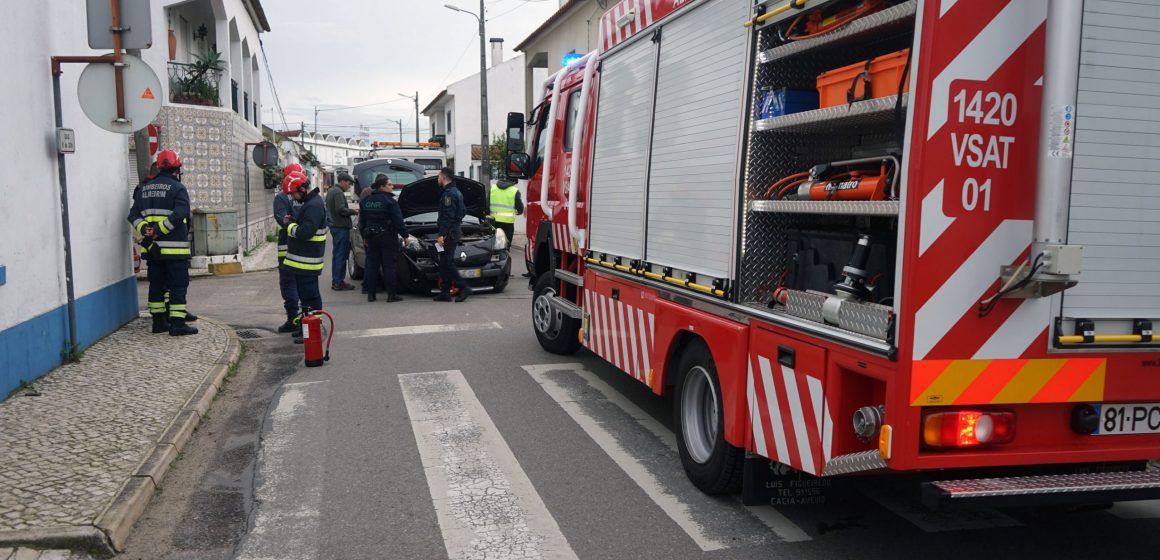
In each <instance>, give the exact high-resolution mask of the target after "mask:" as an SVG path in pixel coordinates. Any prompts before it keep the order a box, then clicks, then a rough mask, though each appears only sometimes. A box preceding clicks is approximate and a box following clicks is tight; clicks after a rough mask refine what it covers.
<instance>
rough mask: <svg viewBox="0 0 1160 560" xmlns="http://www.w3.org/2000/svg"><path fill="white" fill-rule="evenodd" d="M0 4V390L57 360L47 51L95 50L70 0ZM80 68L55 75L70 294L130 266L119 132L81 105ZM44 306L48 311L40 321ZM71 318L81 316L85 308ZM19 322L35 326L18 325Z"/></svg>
mask: <svg viewBox="0 0 1160 560" xmlns="http://www.w3.org/2000/svg"><path fill="white" fill-rule="evenodd" d="M6 8H7V10H6V11H5V14H4V17H3V18H0V36H3V37H5V38H6V41H7V42H8V44H10V45H12V46H13V49H14V50H13V51H12V52H10V53H9V54H8V56H5V57H3V59H2V61H0V72H2V73H3V75H5V76H9V77H11V78H12V79H14V80H16V81H18V82H19V83H20V87H8V88H3V89H2V90H0V122H3V123H4V129H5V130H6V131H7V133H5V134H0V153H2V154H4V158H5V160H4V161H6V162H8V164H9V166H10V167H11V166H16V167H15V168H14V172H11V173H3V174H0V201H3V204H2V205H0V238H2V239H4V250H3V251H0V266H3V267H5V275H6V283H5V284H3V285H0V356H3V357H4V358H3V362H4V363H3V364H2V365H0V399H2V398H3V397H4V396H5V395H6V394H7V393H8V391H9V390H11V389H12V388H14V386H13V383H14V382H17V381H14V380H31V379H33V378H35V377H36V376H38V375H40V374H42V373H44V372H45V371H47V369H46V367H52V366H53V365H56V363H58V362H59V361H60V351H61V350H62V348H61V346H60V345H61V344H62V343H63V335H64V333H66V332H67V326H66V323H65V322H64V321H63V318H60V317H57V316H56V315H55V314H56V313H61V314H63V306H64V305H65V303H66V295H65V280H64V264H63V263H64V243H63V237H62V226H61V215H60V194H59V190H58V182H57V177H58V174H57V158H56V151H55V126H54V122H53V95H52V76H51V72H50V66H49V59H50V57H51V56H53V55H94V54H99V53H97V52H95V51H92V50H90V49H89V48H88V44H87V37H86V32H85V29H86V25H85V13H84V10H83V9H77V5H76V3H74V2H12V3H9V4H8V5H6ZM45 29H53V30H56V31H55V32H53V33H45V32H44V30H45ZM81 70H83V65H76V64H68V65H65V66H64V74H63V75H62V76H61V93H62V106H63V115H64V125H65V126H66V127H69V128H72V129H74V130H75V131H76V153H75V154H72V155H69V156H67V173H68V182H69V185H68V190H69V204H70V207H71V220H70V223H71V228H72V236H71V237H72V250H73V265H74V270H75V275H74V277H75V294H76V296H77V298H78V299H82V298H85V297H86V296H89V295H92V294H98V293H100V294H103V293H105V292H106V289H107V288H109V287H110V286H114V285H120V286H121V288H122V292H124V291H125V288H126V287H127V286H128V284H127V282H129V280H128V279H129V277H130V276H131V273H132V269H131V267H132V264H131V258H130V255H131V253H130V245H129V225H128V222H127V221H126V219H125V218H126V215H127V213H128V208H129V197H128V193H127V192H125V188H124V185H125V184H126V182H127V181H128V167H127V165H126V159H125V151H126V142H127V140H126V138H125V136H123V135H120V134H114V133H111V132H106V131H104V130H102V129H100V128H98V127H97V126H96V125H94V124H92V123H91V122H89V120H88V119H87V118H86V117H85V116H84V114H83V113H82V112H81V109H80V106H79V104H78V100H77V80H78V77H79V76H80V73H81ZM134 289H135V288H134ZM100 294H98V296H99V295H100ZM121 295H122V297H123V296H124V295H125V294H124V293H122V294H121ZM134 297H135V293H134ZM88 301H93V300H88ZM130 305H132V308H131V309H129V308H128V306H130ZM111 313H114V314H117V315H118V316H119V317H122V318H123V317H124V316H125V315H126V314H127V313H132V314H135V313H136V307H135V301H133V302H129V301H125V300H123V299H122V301H121V302H120V309H119V310H114V311H111ZM46 314H50V315H51V316H52V318H50V319H48V320H47V321H46V320H45V319H44V317H45V315H46ZM78 319H80V320H79V321H78V325H82V324H83V322H84V321H86V320H88V319H89V314H87V313H85V314H84V316H81V317H78ZM114 321H116V319H115V320H114ZM120 322H123V320H121V321H120ZM29 326H35V330H34V331H33V332H25V331H21V330H20V329H21V328H27V327H29ZM116 326H119V324H118V325H116ZM87 327H88V325H84V326H82V327H79V328H78V330H79V331H80V332H79V334H80V335H81V338H82V343H83V342H86V341H85V340H84V339H85V338H89V339H91V338H94V337H99V336H102V335H103V334H105V332H107V329H104V328H103V327H93V329H94V330H93V333H92V334H89V332H88V331H87V330H86V328H87ZM112 328H115V326H114V327H112ZM97 331H103V332H97ZM14 333H20V336H21V337H22V338H24V340H21V341H20V342H19V346H10V345H9V342H10V341H9V340H8V339H9V338H11V337H12V336H14ZM87 342H90V343H91V342H92V340H88V341H87ZM38 345H39V346H38ZM45 353H51V354H49V355H45ZM50 362H51V363H50Z"/></svg>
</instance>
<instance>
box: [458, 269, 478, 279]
mask: <svg viewBox="0 0 1160 560" xmlns="http://www.w3.org/2000/svg"><path fill="white" fill-rule="evenodd" d="M459 274H460V275H461V276H463V277H464V278H479V277H480V275H481V274H482V271H481V270H480V269H478V268H473V269H471V270H461V271H459Z"/></svg>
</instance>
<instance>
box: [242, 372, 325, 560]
mask: <svg viewBox="0 0 1160 560" xmlns="http://www.w3.org/2000/svg"><path fill="white" fill-rule="evenodd" d="M325 383H326V382H325V381H312V382H306V383H288V384H286V385H283V388H282V395H281V397H280V398H279V399H278V404H277V406H275V407H274V409H273V410H272V411H271V412H270V428H269V430H267V431H266V432H265V433H264V434H263V435H262V449H261V457H260V462H259V467H258V468H259V473H260V480H261V484H260V485H259V486H258V487H257V488H256V490H255V498H256V501H257V503H258V506H257V511H256V513H255V515H254V527H253V529H252V530H251V531H250V532H249V533H248V534H247V535H246V539H245V541H244V542H243V543H242V548H241V551H240V553H239V554H238V559H239V560H267V559H270V560H273V559H285V560H296V559H299V558H301V559H306V558H315V557H317V555H318V554H319V553H320V552H321V551H320V550H318V543H319V542H321V538H320V537H321V535H320V534H319V531H320V523H319V522H320V519H321V505H322V481H323V480H325V479H326V476H325V472H324V468H325V460H324V459H325V458H324V457H322V456H321V454H322V448H321V447H320V446H318V445H317V443H318V438H320V437H322V434H325V432H326V414H325V411H324V410H321V407H318V406H312V404H313V403H316V402H318V401H319V400H320V399H319V395H318V394H317V390H316V389H315V387H316V386H319V385H322V388H323V390H325V385H323V384H325Z"/></svg>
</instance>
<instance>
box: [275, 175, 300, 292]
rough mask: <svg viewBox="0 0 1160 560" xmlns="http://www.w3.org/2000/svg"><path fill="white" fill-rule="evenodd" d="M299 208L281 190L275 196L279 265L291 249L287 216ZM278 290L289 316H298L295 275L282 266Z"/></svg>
mask: <svg viewBox="0 0 1160 560" xmlns="http://www.w3.org/2000/svg"><path fill="white" fill-rule="evenodd" d="M297 207H298V203H297V202H295V201H294V199H292V198H290V195H288V194H286V193H284V192H282V191H281V190H279V191H278V194H276V195H274V223H276V224H278V264H279V265H281V264H282V260H283V259H285V258H286V250H287V249H288V247H289V245H288V243H289V242H288V241H287V236H286V228H287V227H288V226H289V225H290V222H289V221H287V220H286V216H292V215H293V214H294V210H295V209H296V208H297ZM278 289H279V291H280V292H281V293H282V306H283V307H285V308H286V313H287V314H288V315H297V314H298V287H297V285H296V284H295V283H294V277H293V273H292V272H290V271H288V270H286V268H284V267H281V266H279V267H278Z"/></svg>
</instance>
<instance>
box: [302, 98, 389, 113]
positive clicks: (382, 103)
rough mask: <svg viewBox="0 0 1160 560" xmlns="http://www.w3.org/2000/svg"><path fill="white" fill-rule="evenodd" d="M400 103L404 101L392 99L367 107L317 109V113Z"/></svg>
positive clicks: (368, 104) (370, 104)
mask: <svg viewBox="0 0 1160 560" xmlns="http://www.w3.org/2000/svg"><path fill="white" fill-rule="evenodd" d="M399 101H403V99H391V100H388V101H380V102H378V103H367V104H366V105H353V106H350V107H332V108H330V109H315V111H317V112H319V113H321V112H323V111H345V110H347V109H362V108H363V107H374V106H375V105H386V104H387V103H398V102H399Z"/></svg>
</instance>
